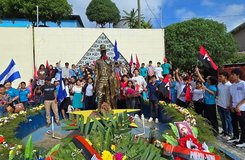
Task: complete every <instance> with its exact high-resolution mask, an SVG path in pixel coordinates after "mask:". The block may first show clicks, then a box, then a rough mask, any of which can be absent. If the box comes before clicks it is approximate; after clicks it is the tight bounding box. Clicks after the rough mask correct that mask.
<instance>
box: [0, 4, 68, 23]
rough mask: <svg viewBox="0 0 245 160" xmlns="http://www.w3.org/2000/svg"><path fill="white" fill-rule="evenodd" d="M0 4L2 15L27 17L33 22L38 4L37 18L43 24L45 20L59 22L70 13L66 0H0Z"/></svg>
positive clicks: (34, 21) (13, 17)
mask: <svg viewBox="0 0 245 160" xmlns="http://www.w3.org/2000/svg"><path fill="white" fill-rule="evenodd" d="M0 4H1V5H2V10H3V17H6V18H12V19H15V18H27V19H28V20H29V21H31V22H32V23H33V24H35V23H36V17H37V9H36V7H37V6H39V20H40V21H41V22H43V23H44V24H45V23H46V22H47V21H52V22H55V23H57V24H60V21H61V19H63V18H66V17H67V16H69V15H70V14H71V13H72V8H71V5H70V4H69V3H68V2H67V0H38V1H37V0H0ZM0 12H1V9H0Z"/></svg>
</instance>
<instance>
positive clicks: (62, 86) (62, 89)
mask: <svg viewBox="0 0 245 160" xmlns="http://www.w3.org/2000/svg"><path fill="white" fill-rule="evenodd" d="M66 96H67V93H66V89H65V84H64V82H63V80H62V74H60V87H59V90H58V95H57V101H58V103H59V104H60V103H61V102H62V101H63V100H64V99H65V98H66Z"/></svg>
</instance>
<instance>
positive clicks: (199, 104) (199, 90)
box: [192, 81, 205, 115]
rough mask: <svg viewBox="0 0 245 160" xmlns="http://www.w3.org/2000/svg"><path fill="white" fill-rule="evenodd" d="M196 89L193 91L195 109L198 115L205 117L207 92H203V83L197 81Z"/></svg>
mask: <svg viewBox="0 0 245 160" xmlns="http://www.w3.org/2000/svg"><path fill="white" fill-rule="evenodd" d="M195 86H196V88H195V89H194V90H193V91H192V95H193V96H192V101H193V103H194V108H195V111H196V113H197V114H199V115H204V112H203V111H204V102H203V98H204V93H205V90H203V87H202V82H201V81H196V85H195Z"/></svg>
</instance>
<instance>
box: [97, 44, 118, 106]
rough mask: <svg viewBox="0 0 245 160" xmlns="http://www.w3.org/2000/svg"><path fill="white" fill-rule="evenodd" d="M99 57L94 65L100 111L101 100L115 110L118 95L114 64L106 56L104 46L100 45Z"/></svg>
mask: <svg viewBox="0 0 245 160" xmlns="http://www.w3.org/2000/svg"><path fill="white" fill-rule="evenodd" d="M100 54H101V57H100V59H98V60H97V61H96V65H95V88H96V94H97V99H98V104H97V106H98V108H99V109H100V107H101V105H102V103H103V100H105V102H106V103H107V104H108V105H109V106H110V107H111V108H116V101H115V99H116V97H117V95H118V93H119V81H118V80H117V78H116V74H115V69H114V63H113V61H112V60H111V59H110V58H108V57H107V55H106V46H105V45H104V44H102V45H100Z"/></svg>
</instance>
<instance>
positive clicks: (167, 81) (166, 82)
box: [163, 74, 171, 100]
mask: <svg viewBox="0 0 245 160" xmlns="http://www.w3.org/2000/svg"><path fill="white" fill-rule="evenodd" d="M163 82H164V83H165V88H167V90H168V99H169V100H171V92H170V84H169V74H168V75H166V76H165V77H164V79H163Z"/></svg>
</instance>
